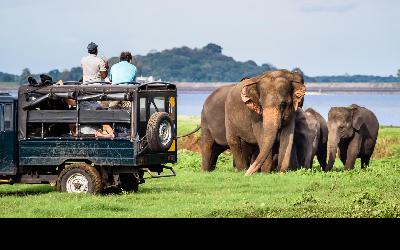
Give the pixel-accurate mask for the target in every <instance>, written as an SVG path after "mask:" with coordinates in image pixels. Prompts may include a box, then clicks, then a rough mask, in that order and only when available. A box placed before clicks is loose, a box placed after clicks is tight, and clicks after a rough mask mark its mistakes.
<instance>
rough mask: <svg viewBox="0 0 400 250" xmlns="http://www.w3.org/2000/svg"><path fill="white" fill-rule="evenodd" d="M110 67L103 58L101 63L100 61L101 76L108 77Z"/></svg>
mask: <svg viewBox="0 0 400 250" xmlns="http://www.w3.org/2000/svg"><path fill="white" fill-rule="evenodd" d="M108 68H109V67H108V63H107V62H105V61H103V60H101V63H100V76H101V78H103V79H106V77H107V76H108Z"/></svg>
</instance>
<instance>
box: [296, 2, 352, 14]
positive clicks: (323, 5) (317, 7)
mask: <svg viewBox="0 0 400 250" xmlns="http://www.w3.org/2000/svg"><path fill="white" fill-rule="evenodd" d="M357 6H358V5H357V4H356V3H355V2H353V1H342V0H305V1H303V4H302V6H301V7H300V8H301V10H302V11H304V12H337V13H342V12H348V11H351V10H353V9H355V8H357Z"/></svg>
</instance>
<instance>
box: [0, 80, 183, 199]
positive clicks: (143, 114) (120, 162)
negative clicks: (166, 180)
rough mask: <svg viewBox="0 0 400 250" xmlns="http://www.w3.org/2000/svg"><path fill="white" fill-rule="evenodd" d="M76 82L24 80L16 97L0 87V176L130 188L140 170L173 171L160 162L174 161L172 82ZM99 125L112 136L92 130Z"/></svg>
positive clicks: (64, 186) (75, 186) (62, 185)
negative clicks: (28, 82) (37, 83)
mask: <svg viewBox="0 0 400 250" xmlns="http://www.w3.org/2000/svg"><path fill="white" fill-rule="evenodd" d="M78 84H79V83H78V82H66V83H65V85H47V86H40V87H38V86H31V85H25V86H21V87H20V88H19V90H18V96H17V97H16V96H12V95H10V94H8V93H6V94H0V183H1V184H14V183H30V184H42V183H48V184H51V185H55V186H57V189H58V190H59V191H61V192H68V193H91V194H96V193H101V192H102V191H103V190H105V189H108V188H112V187H117V188H121V189H123V190H126V191H135V192H137V191H138V187H139V184H142V183H144V182H145V179H147V178H159V177H170V176H175V175H176V173H175V171H174V170H173V168H172V167H169V166H166V164H168V163H176V161H177V138H176V131H177V105H176V103H177V91H176V86H175V85H174V84H171V83H168V82H150V83H144V84H140V83H136V82H135V83H131V84H120V85H109V84H105V83H95V84H90V85H78ZM94 107H95V108H94ZM99 107H100V108H99ZM105 126H108V128H111V129H112V133H111V134H112V136H111V137H102V136H97V133H102V132H104V133H107V132H106V131H103V130H104V128H105ZM98 128H99V129H98ZM96 129H98V130H96ZM88 131H89V132H88ZM90 131H95V132H96V133H90ZM164 170H168V173H165V174H164ZM145 173H148V174H147V175H146V176H147V177H144V176H145Z"/></svg>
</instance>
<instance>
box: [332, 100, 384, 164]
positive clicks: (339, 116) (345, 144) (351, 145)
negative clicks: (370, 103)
mask: <svg viewBox="0 0 400 250" xmlns="http://www.w3.org/2000/svg"><path fill="white" fill-rule="evenodd" d="M328 129H329V136H328V148H329V161H328V166H327V168H326V170H331V169H332V167H333V164H334V162H335V158H336V152H337V150H338V148H339V158H340V160H341V161H342V162H343V164H344V166H345V169H347V170H350V169H353V168H354V164H355V161H356V158H361V168H364V165H367V166H368V165H369V161H370V158H371V155H372V153H373V152H374V148H375V144H376V139H377V137H378V131H379V122H378V119H377V118H376V116H375V114H374V113H373V112H372V111H370V110H368V109H366V108H364V107H360V106H358V105H356V104H352V105H351V106H350V107H334V108H331V109H330V111H329V113H328Z"/></svg>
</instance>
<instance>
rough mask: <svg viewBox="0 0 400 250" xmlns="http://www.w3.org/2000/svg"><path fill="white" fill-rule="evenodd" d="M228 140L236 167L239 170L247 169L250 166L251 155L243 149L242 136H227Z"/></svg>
mask: <svg viewBox="0 0 400 250" xmlns="http://www.w3.org/2000/svg"><path fill="white" fill-rule="evenodd" d="M227 141H228V144H229V148H230V149H231V151H232V154H233V160H234V162H235V165H236V169H237V170H239V171H242V170H245V169H247V168H248V167H249V166H250V162H249V157H248V156H247V155H245V154H244V152H243V151H242V147H241V140H240V138H239V137H236V136H227Z"/></svg>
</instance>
